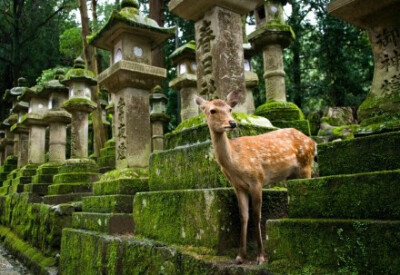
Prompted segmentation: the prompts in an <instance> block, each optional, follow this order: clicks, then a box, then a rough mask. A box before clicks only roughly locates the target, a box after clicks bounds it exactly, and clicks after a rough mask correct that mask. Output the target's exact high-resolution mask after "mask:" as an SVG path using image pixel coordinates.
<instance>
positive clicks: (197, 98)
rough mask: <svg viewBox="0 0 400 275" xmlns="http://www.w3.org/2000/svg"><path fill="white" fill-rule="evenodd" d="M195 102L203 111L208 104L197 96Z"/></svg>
mask: <svg viewBox="0 0 400 275" xmlns="http://www.w3.org/2000/svg"><path fill="white" fill-rule="evenodd" d="M194 101H195V102H196V104H197V105H199V106H200V108H201V109H203V108H204V103H205V102H206V101H205V100H204V99H202V98H201V97H199V96H197V95H196V96H195V98H194Z"/></svg>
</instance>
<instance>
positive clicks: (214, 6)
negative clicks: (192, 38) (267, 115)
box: [168, 0, 263, 113]
mask: <svg viewBox="0 0 400 275" xmlns="http://www.w3.org/2000/svg"><path fill="white" fill-rule="evenodd" d="M262 2H263V1H262V0H247V1H237V0H214V1H198V0H171V1H170V2H169V4H168V5H169V9H170V11H171V12H172V13H175V14H177V15H178V16H180V17H182V18H184V19H188V20H193V21H195V22H196V24H195V32H196V46H197V48H196V56H197V67H198V69H197V89H198V91H199V93H200V95H202V96H203V97H205V98H208V99H212V98H225V97H226V96H227V95H228V94H229V93H230V92H232V91H235V92H237V93H239V94H240V97H241V100H240V104H238V105H237V107H236V108H235V111H240V112H243V113H248V110H247V107H246V106H249V105H251V102H248V101H249V100H250V99H248V98H246V92H245V90H246V88H245V78H244V70H243V63H244V58H243V30H242V20H241V16H242V15H246V14H248V13H249V12H250V11H251V10H253V9H255V8H256V7H257V6H258V5H260V4H261V3H262ZM253 104H254V103H253Z"/></svg>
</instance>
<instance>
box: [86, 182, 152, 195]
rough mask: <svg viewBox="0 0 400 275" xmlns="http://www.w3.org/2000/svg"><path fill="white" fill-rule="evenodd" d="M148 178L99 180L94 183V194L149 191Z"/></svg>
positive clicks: (123, 193)
mask: <svg viewBox="0 0 400 275" xmlns="http://www.w3.org/2000/svg"><path fill="white" fill-rule="evenodd" d="M148 190H149V186H148V179H146V178H142V179H129V178H121V179H116V180H110V181H98V182H95V183H94V184H93V194H94V195H96V196H99V195H118V194H119V195H134V194H136V193H137V192H144V191H148Z"/></svg>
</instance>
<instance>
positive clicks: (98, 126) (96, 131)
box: [79, 0, 106, 157]
mask: <svg viewBox="0 0 400 275" xmlns="http://www.w3.org/2000/svg"><path fill="white" fill-rule="evenodd" d="M92 7H93V12H92V15H93V16H96V17H93V20H94V22H97V13H96V10H95V7H97V0H92ZM79 11H80V14H81V21H82V41H83V56H84V59H85V60H86V64H87V68H88V70H91V71H93V72H94V73H95V74H96V75H97V74H98V73H99V72H98V70H97V69H98V68H97V65H96V64H97V62H96V49H95V48H94V47H93V46H91V45H88V43H87V40H86V37H87V36H88V35H90V27H89V16H88V9H87V4H86V0H79ZM95 25H96V23H95ZM98 90H99V89H98V86H96V87H93V88H92V100H93V101H94V102H95V103H96V104H97V108H96V109H95V110H94V111H93V112H92V123H93V136H94V148H93V149H94V154H95V156H96V157H100V149H101V148H103V147H104V143H105V142H106V135H105V132H104V127H103V120H102V115H101V112H102V110H101V105H100V100H99V95H98Z"/></svg>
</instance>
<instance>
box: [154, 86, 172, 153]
mask: <svg viewBox="0 0 400 275" xmlns="http://www.w3.org/2000/svg"><path fill="white" fill-rule="evenodd" d="M167 102H168V100H167V97H166V96H165V94H164V93H163V90H162V89H161V87H160V86H156V87H155V88H154V89H153V91H152V94H151V95H150V106H151V108H150V120H151V140H152V151H153V152H154V151H162V150H163V149H164V123H166V122H168V121H169V116H168V115H167V106H166V105H167Z"/></svg>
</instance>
